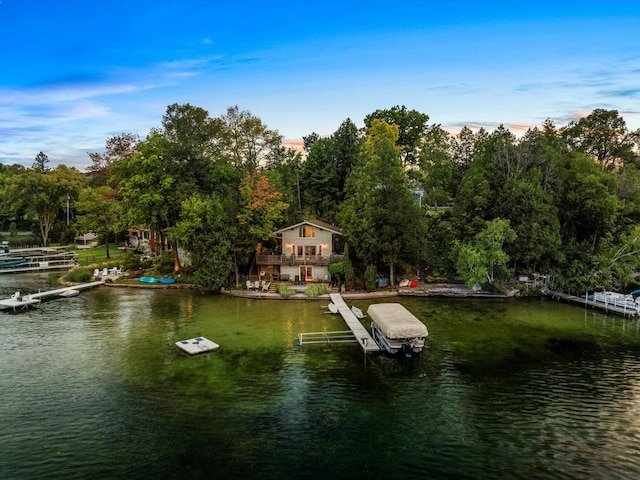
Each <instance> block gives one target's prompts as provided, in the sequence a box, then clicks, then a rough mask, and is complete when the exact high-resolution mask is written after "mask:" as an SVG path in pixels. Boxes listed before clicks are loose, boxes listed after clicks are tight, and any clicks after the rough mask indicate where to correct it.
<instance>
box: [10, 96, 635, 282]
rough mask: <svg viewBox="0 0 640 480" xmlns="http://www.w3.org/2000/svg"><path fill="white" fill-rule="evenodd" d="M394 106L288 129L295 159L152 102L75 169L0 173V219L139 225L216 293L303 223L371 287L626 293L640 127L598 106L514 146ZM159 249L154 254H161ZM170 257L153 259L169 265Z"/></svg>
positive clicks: (231, 115)
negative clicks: (528, 284) (518, 284)
mask: <svg viewBox="0 0 640 480" xmlns="http://www.w3.org/2000/svg"><path fill="white" fill-rule="evenodd" d="M428 121H429V116H428V115H426V114H424V113H421V112H417V111H415V110H409V109H407V108H406V107H404V106H395V107H392V108H390V109H382V110H376V111H375V112H373V113H371V114H370V115H367V116H366V117H365V119H364V124H365V128H364V129H362V130H360V129H358V128H357V127H356V126H355V124H354V123H353V122H352V121H351V120H350V119H347V120H345V121H344V122H343V123H342V124H341V125H340V126H339V127H338V129H337V130H336V132H335V133H333V134H332V135H330V136H328V137H324V138H323V137H320V136H319V135H318V134H316V133H312V134H310V135H309V136H307V137H305V138H304V148H305V152H304V154H301V153H296V152H294V151H292V150H287V149H285V148H284V147H283V146H282V145H283V138H282V136H281V135H280V134H279V133H278V132H277V131H276V130H271V129H269V128H268V127H267V126H266V125H264V124H263V122H262V121H261V120H260V119H259V118H257V117H255V116H253V115H252V114H251V113H250V112H248V111H241V110H240V109H239V108H238V107H231V108H229V109H228V110H227V112H226V113H225V114H224V115H221V116H219V117H216V118H212V117H211V116H210V115H209V113H208V112H207V111H206V110H204V109H202V108H199V107H195V106H192V105H189V104H184V105H178V104H174V105H170V106H169V107H168V108H167V112H166V114H165V115H164V116H163V118H162V119H161V123H160V126H159V127H158V128H156V129H153V130H152V131H151V132H149V134H148V135H147V136H146V137H145V138H144V139H140V138H138V137H137V136H136V135H133V134H126V133H123V134H121V135H118V136H115V137H112V138H110V139H108V140H107V141H106V146H105V151H104V153H100V154H99V153H90V154H89V156H90V158H91V160H92V165H91V166H90V167H89V169H88V171H87V173H86V174H81V173H80V172H78V171H77V170H75V169H73V168H67V167H66V166H64V165H60V166H58V167H56V168H55V169H51V168H49V167H48V163H49V159H48V157H47V155H46V154H45V153H43V152H40V153H39V154H38V156H37V157H36V158H35V159H34V163H33V165H32V166H31V168H24V167H21V166H18V165H12V166H8V165H0V204H1V205H2V207H3V208H2V209H0V211H1V212H2V214H1V215H0V223H1V224H2V225H0V229H2V230H4V231H10V232H16V231H18V230H32V231H34V232H38V233H39V237H40V242H41V243H42V244H43V245H47V244H48V243H50V242H68V241H69V239H70V238H73V236H74V235H76V234H82V233H85V232H86V231H89V230H92V231H94V232H96V233H97V234H98V235H99V237H100V239H101V241H102V243H106V244H107V245H108V244H109V242H112V241H121V240H122V239H123V238H124V236H125V233H126V231H127V229H128V228H140V227H145V228H149V229H150V230H152V231H154V232H156V233H157V234H158V236H159V237H160V239H161V244H162V245H163V247H164V248H165V249H166V250H167V251H170V252H171V253H170V255H173V258H174V260H173V262H172V261H171V260H168V261H167V262H166V263H168V265H169V266H170V265H171V264H172V263H173V265H174V268H176V269H180V268H184V267H185V265H181V263H180V257H179V256H178V252H179V251H180V250H182V251H184V252H186V253H187V255H188V258H189V259H190V262H191V265H190V266H189V267H188V268H190V269H192V270H193V273H194V275H193V278H195V279H196V281H197V282H198V283H199V284H200V285H202V286H203V287H205V288H208V289H211V290H219V289H220V288H222V287H225V286H230V285H234V284H235V285H238V284H240V281H241V278H242V277H243V276H245V275H248V274H251V273H255V262H254V258H255V253H256V251H260V250H262V249H273V250H275V249H277V248H278V245H277V242H275V240H274V238H273V237H272V232H274V231H275V230H278V229H280V228H282V227H284V226H287V225H291V224H295V223H297V222H299V221H301V220H303V219H305V218H318V219H320V220H324V221H326V222H329V223H336V224H338V225H340V226H341V227H342V228H343V231H344V245H345V248H344V250H345V252H344V253H345V254H346V258H345V260H344V262H342V263H340V264H336V265H333V266H332V273H333V274H334V275H336V277H339V278H340V279H341V280H343V281H344V282H345V283H347V285H348V286H352V285H354V284H360V285H363V286H365V287H368V288H372V285H371V284H372V279H374V278H375V276H376V275H383V276H389V277H390V279H391V281H392V282H394V280H396V276H397V275H401V274H415V273H416V271H418V272H419V273H420V274H421V275H423V276H425V277H433V278H445V279H453V278H459V279H462V280H464V281H465V282H467V283H468V284H469V285H475V284H481V285H483V286H484V287H485V288H491V289H500V288H503V287H504V285H505V284H506V283H507V282H508V281H510V280H511V279H513V278H516V277H517V276H519V275H523V274H526V275H529V276H537V275H547V276H548V278H550V279H551V280H552V281H553V282H554V287H556V288H563V289H568V290H584V289H621V290H624V289H629V288H632V287H634V288H635V286H636V283H635V275H636V273H637V272H638V267H640V257H639V256H638V253H639V252H640V248H639V244H640V227H639V225H640V170H639V168H640V157H639V153H638V147H639V142H640V131H635V132H629V131H628V130H627V127H626V124H625V121H624V119H623V118H622V117H621V116H620V115H619V114H618V112H617V111H615V110H604V109H597V110H594V111H593V112H592V113H591V114H590V115H588V116H586V117H584V118H582V119H580V120H578V121H576V122H571V123H570V124H568V125H566V126H564V127H562V128H557V127H556V126H555V125H554V124H553V123H552V122H551V121H546V122H545V123H544V124H543V125H542V127H540V128H533V129H530V130H529V131H528V132H526V134H524V135H523V136H521V137H520V138H518V137H516V136H515V135H514V134H512V133H511V132H510V131H509V130H508V129H506V128H505V127H503V126H500V127H498V128H497V129H495V130H494V131H493V132H488V131H486V130H484V129H480V130H478V131H475V132H474V131H473V130H471V129H470V128H468V127H464V128H462V130H460V132H459V133H458V134H457V135H451V134H449V133H447V132H446V131H445V130H444V129H442V128H441V127H440V126H439V125H437V124H432V125H430V124H428ZM165 258H167V257H165ZM170 258H171V257H169V259H170Z"/></svg>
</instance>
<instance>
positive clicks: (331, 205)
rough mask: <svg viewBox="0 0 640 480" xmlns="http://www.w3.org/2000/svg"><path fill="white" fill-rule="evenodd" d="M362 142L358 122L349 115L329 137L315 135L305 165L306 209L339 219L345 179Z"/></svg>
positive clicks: (318, 215)
mask: <svg viewBox="0 0 640 480" xmlns="http://www.w3.org/2000/svg"><path fill="white" fill-rule="evenodd" d="M361 144H362V139H361V135H360V133H359V131H358V128H357V127H356V126H355V124H354V123H353V122H352V121H351V120H350V119H347V120H345V121H344V122H342V124H341V125H340V127H339V128H338V130H336V131H335V132H334V133H333V134H332V135H331V136H330V137H328V138H316V139H315V140H314V141H313V143H312V144H311V146H310V150H309V154H308V155H307V159H306V160H305V162H304V164H303V165H302V176H301V180H300V183H301V188H302V191H303V192H304V196H303V197H304V203H305V207H306V209H307V210H308V211H309V213H310V214H311V215H312V216H313V217H315V218H321V219H323V220H325V221H327V222H334V221H335V220H336V218H335V217H336V212H337V210H338V206H339V205H340V204H341V203H342V202H343V201H344V196H345V180H346V178H347V176H348V175H349V172H351V169H352V168H353V166H354V165H355V163H356V162H357V159H358V152H359V149H360V145H361Z"/></svg>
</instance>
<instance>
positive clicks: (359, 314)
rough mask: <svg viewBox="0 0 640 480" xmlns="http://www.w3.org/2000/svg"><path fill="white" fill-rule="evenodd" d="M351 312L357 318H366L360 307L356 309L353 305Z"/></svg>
mask: <svg viewBox="0 0 640 480" xmlns="http://www.w3.org/2000/svg"><path fill="white" fill-rule="evenodd" d="M351 311H352V312H353V314H354V315H355V316H356V318H358V319H360V318H364V313H362V310H360V309H359V308H358V307H356V306H355V305H351Z"/></svg>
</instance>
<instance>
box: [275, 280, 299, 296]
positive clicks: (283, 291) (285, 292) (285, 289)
mask: <svg viewBox="0 0 640 480" xmlns="http://www.w3.org/2000/svg"><path fill="white" fill-rule="evenodd" d="M278 293H279V294H280V295H282V296H283V297H290V296H291V295H293V294H294V293H296V291H295V290H294V289H293V288H289V286H288V285H287V284H286V283H281V284H280V285H278Z"/></svg>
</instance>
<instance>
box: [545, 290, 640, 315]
mask: <svg viewBox="0 0 640 480" xmlns="http://www.w3.org/2000/svg"><path fill="white" fill-rule="evenodd" d="M543 293H544V294H545V295H546V296H548V297H551V298H553V299H555V300H562V301H564V302H568V303H575V304H579V305H584V306H585V307H587V306H588V307H592V308H597V309H599V310H604V311H605V312H612V313H617V314H620V315H624V316H629V317H636V316H638V315H639V314H640V311H639V310H638V306H637V305H636V306H634V305H632V304H630V303H629V302H622V303H617V302H612V301H611V302H609V301H598V300H594V299H591V298H588V297H586V296H584V297H578V296H575V295H569V294H566V293H560V292H553V291H550V290H544V291H543ZM598 298H599V297H598Z"/></svg>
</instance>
